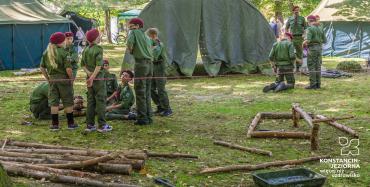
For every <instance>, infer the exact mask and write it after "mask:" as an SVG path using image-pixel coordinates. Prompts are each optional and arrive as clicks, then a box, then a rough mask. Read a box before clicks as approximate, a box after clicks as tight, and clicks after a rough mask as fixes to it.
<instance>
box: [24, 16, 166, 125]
mask: <svg viewBox="0 0 370 187" xmlns="http://www.w3.org/2000/svg"><path fill="white" fill-rule="evenodd" d="M143 26H144V22H143V20H141V19H139V18H134V19H132V20H130V22H129V28H130V34H129V37H128V42H127V48H128V51H129V52H130V53H131V54H132V55H133V57H134V58H135V67H134V72H135V78H134V73H133V72H132V71H130V70H126V71H122V72H121V74H120V78H121V84H120V85H118V83H117V78H116V75H115V74H113V73H110V72H109V62H108V60H104V59H103V53H104V52H103V48H102V47H101V46H99V43H100V39H101V38H100V33H99V31H98V30H96V29H92V30H90V31H88V32H87V33H86V40H87V42H88V43H89V45H88V46H87V47H86V48H85V49H84V50H83V52H82V57H81V60H80V63H81V67H82V69H83V70H84V72H85V73H86V77H87V80H86V85H87V110H86V129H85V131H88V132H93V131H98V132H108V131H111V130H112V129H113V128H112V126H110V125H109V124H108V123H107V120H125V119H126V120H135V119H136V122H135V124H136V125H149V124H152V123H153V120H152V109H151V101H152V100H153V102H154V103H155V104H156V105H157V111H156V112H155V113H156V114H158V115H161V116H170V115H172V110H171V108H170V105H169V99H168V95H167V92H166V88H165V85H166V51H165V48H164V45H163V43H162V42H161V41H160V40H159V39H158V30H157V29H155V28H151V29H148V30H147V32H145V31H144V30H143ZM78 61H79V59H78V53H77V50H75V49H74V47H73V33H70V32H67V33H61V32H57V33H54V34H52V35H51V37H50V40H49V45H48V47H47V49H46V50H45V52H44V54H43V57H42V60H41V65H40V69H41V72H42V74H43V76H44V77H45V79H46V80H47V81H48V83H43V84H44V85H43V86H39V87H40V88H39V87H37V88H36V89H40V90H37V91H36V90H35V91H34V92H33V93H32V95H31V101H30V109H31V111H32V112H33V113H34V116H35V117H37V118H40V115H41V116H42V118H44V117H45V116H46V117H47V116H48V115H49V116H51V119H52V124H51V126H50V129H51V130H53V131H57V130H59V129H60V126H59V116H58V112H59V109H60V107H59V105H60V101H62V103H63V108H64V112H65V113H66V117H67V123H68V129H76V128H78V125H77V124H76V123H75V121H74V116H73V104H74V103H73V97H74V89H73V83H74V80H75V78H76V75H77V70H78ZM133 79H134V91H133V90H132V88H131V87H130V85H129V83H130V82H131V81H132V80H133ZM47 87H48V96H47V101H45V98H44V97H45V96H43V95H46V94H45V90H46V88H47ZM41 89H42V90H43V91H41ZM134 92H135V94H134ZM39 93H40V94H39ZM41 93H42V94H43V95H42V94H41ZM135 95H136V112H137V115H136V114H135V113H134V112H132V111H131V109H132V106H133V104H134V103H135ZM40 98H44V99H40ZM41 101H42V102H41ZM38 104H39V105H41V104H42V105H43V106H45V105H49V106H50V113H48V112H46V111H42V110H40V108H42V106H37V105H38ZM107 105H108V106H107ZM36 109H37V110H36ZM96 117H97V124H98V126H96V123H95V122H96V119H95V118H96Z"/></svg>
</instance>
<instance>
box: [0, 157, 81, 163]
mask: <svg viewBox="0 0 370 187" xmlns="http://www.w3.org/2000/svg"><path fill="white" fill-rule="evenodd" d="M0 160H2V161H7V162H24V163H32V164H70V163H75V162H72V161H64V160H49V159H40V158H25V157H4V156H0Z"/></svg>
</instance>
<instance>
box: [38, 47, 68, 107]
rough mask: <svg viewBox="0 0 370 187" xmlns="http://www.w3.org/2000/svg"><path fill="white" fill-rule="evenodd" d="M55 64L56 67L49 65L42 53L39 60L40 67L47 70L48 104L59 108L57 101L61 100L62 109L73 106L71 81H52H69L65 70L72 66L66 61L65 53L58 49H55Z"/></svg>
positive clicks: (46, 56)
mask: <svg viewBox="0 0 370 187" xmlns="http://www.w3.org/2000/svg"><path fill="white" fill-rule="evenodd" d="M55 49H56V50H55V63H56V64H57V67H56V68H54V67H52V66H51V65H50V61H49V59H48V55H47V53H48V52H47V51H45V52H44V54H43V56H42V59H41V65H40V66H41V67H42V68H45V69H47V72H48V75H49V80H50V88H49V103H50V105H51V106H59V101H60V100H62V103H63V106H64V107H71V106H73V85H72V82H71V81H68V80H65V81H55V82H54V81H53V80H55V79H70V77H69V76H68V74H67V70H66V69H67V68H72V64H71V62H70V61H69V60H67V55H68V54H67V52H66V51H65V50H64V49H63V48H60V47H56V48H55Z"/></svg>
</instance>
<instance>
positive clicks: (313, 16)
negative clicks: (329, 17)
mask: <svg viewBox="0 0 370 187" xmlns="http://www.w3.org/2000/svg"><path fill="white" fill-rule="evenodd" d="M307 20H308V21H310V20H312V21H316V16H315V15H309V16H308V17H307Z"/></svg>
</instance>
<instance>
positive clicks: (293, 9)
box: [292, 6, 300, 11]
mask: <svg viewBox="0 0 370 187" xmlns="http://www.w3.org/2000/svg"><path fill="white" fill-rule="evenodd" d="M297 8H300V7H299V6H293V8H292V11H295V10H296V9H297Z"/></svg>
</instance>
